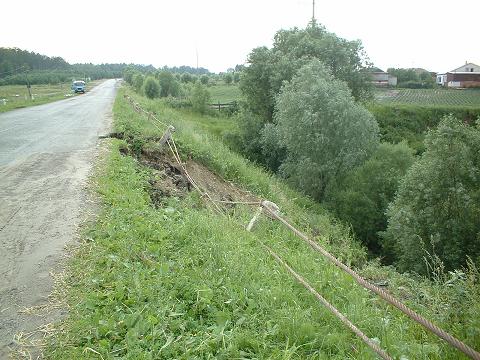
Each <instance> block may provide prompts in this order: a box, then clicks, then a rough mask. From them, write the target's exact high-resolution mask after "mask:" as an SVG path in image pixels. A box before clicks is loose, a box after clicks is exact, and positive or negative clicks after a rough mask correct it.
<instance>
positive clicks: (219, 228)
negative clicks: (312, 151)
mask: <svg viewBox="0 0 480 360" xmlns="http://www.w3.org/2000/svg"><path fill="white" fill-rule="evenodd" d="M125 91H126V90H125V89H122V90H121V91H120V93H119V96H118V97H117V100H116V103H115V106H114V114H115V127H116V131H117V132H120V133H123V134H124V138H125V139H127V140H128V142H125V141H124V140H113V141H112V144H111V152H110V155H109V157H108V159H107V160H106V168H105V170H103V171H102V172H101V173H100V174H99V175H98V179H97V181H98V191H99V193H100V194H101V195H102V199H103V202H104V205H103V211H102V213H101V215H100V217H99V219H98V222H97V223H96V224H95V225H94V226H92V227H91V228H90V229H89V230H88V231H87V232H86V233H85V235H84V238H85V243H84V245H83V246H82V247H81V248H80V250H79V251H78V254H77V256H75V257H74V258H73V259H72V263H71V271H70V279H69V280H70V281H69V283H70V285H69V286H70V288H69V291H68V293H69V296H68V301H69V303H70V309H71V310H70V315H69V318H68V319H67V320H66V321H65V322H64V323H63V324H62V331H61V332H59V333H58V334H57V335H56V336H55V337H53V338H51V339H50V347H49V349H48V352H47V354H46V355H47V357H48V358H52V359H66V358H72V359H80V358H95V359H96V358H104V359H113V358H127V359H171V358H177V359H209V358H216V359H254V358H256V359H265V358H271V359H348V358H358V359H369V358H372V359H373V358H375V356H374V355H373V353H372V352H371V351H370V350H369V349H368V348H367V347H366V346H365V345H364V344H363V343H362V342H360V341H359V340H358V339H357V338H356V337H355V336H354V335H353V334H352V333H351V332H350V331H349V330H347V329H346V328H344V327H343V325H341V324H340V322H339V321H338V320H337V319H336V318H334V317H333V316H332V315H330V313H328V312H327V311H326V310H325V309H324V308H323V307H322V306H320V305H319V304H318V303H317V302H316V301H315V299H314V298H313V297H312V296H311V295H310V294H309V293H308V292H307V291H305V290H304V289H303V287H301V286H300V285H298V284H297V283H295V282H294V281H293V280H292V278H291V277H290V276H289V275H288V273H286V272H285V271H284V270H283V268H281V267H280V266H279V265H278V264H277V263H276V262H275V261H274V260H273V259H272V258H271V257H270V256H269V255H268V254H267V253H266V252H265V251H264V249H263V248H262V246H261V244H260V241H261V242H264V243H266V244H267V245H268V246H270V247H272V248H273V249H274V250H275V251H276V252H278V253H279V254H280V255H281V256H282V257H283V258H284V259H285V260H286V261H287V262H288V263H289V264H290V265H291V266H292V267H294V268H295V269H296V270H297V271H298V272H300V273H301V274H303V275H304V276H305V277H306V278H307V279H308V281H309V282H311V284H312V285H313V286H314V287H315V288H316V289H317V290H319V291H320V292H321V293H322V294H323V295H324V296H325V297H326V298H327V299H328V300H329V301H331V302H332V303H333V304H334V305H335V306H336V307H338V308H339V310H340V311H342V312H343V313H344V314H345V315H347V317H349V318H350V319H351V320H352V321H353V322H354V323H355V324H357V325H358V326H359V327H360V328H361V329H362V330H363V331H365V332H366V333H367V335H368V336H369V337H371V338H377V339H378V341H379V342H380V343H381V346H382V347H384V348H386V349H387V350H388V351H389V352H390V353H391V354H392V355H393V356H395V357H396V358H400V357H401V356H405V357H407V358H410V359H414V358H415V359H417V358H425V359H426V358H429V359H454V358H455V359H456V358H459V354H458V353H457V352H456V351H454V350H452V349H451V348H449V347H447V346H446V345H445V344H443V343H442V342H440V341H439V340H437V339H436V338H434V337H433V336H432V335H430V334H428V333H426V332H425V331H423V330H422V329H421V328H420V326H418V325H415V324H413V323H412V322H410V321H408V320H407V319H406V318H405V317H404V316H402V315H401V314H399V313H398V311H396V310H392V309H391V308H389V307H388V306H387V305H386V304H384V303H383V302H382V301H380V300H378V299H376V298H375V297H373V296H370V295H369V294H368V293H367V292H366V291H365V290H363V289H362V288H360V287H359V286H356V285H355V283H354V281H353V280H352V279H351V278H349V277H348V276H347V275H346V274H344V273H343V272H341V271H340V270H339V269H337V268H335V267H334V266H333V265H330V264H328V263H327V262H326V260H324V259H323V258H322V257H321V256H320V255H318V254H316V253H314V252H313V251H311V249H310V248H308V247H307V246H305V245H304V244H302V243H301V242H300V241H299V240H298V239H296V238H295V237H294V236H293V235H292V234H290V233H289V232H288V231H287V230H286V229H285V228H283V227H281V226H280V225H279V224H278V223H276V222H273V221H272V220H270V219H268V218H266V217H262V218H261V220H260V222H259V223H258V224H257V225H256V227H255V228H254V231H253V232H252V233H248V232H246V231H245V230H244V227H243V226H244V225H245V224H246V223H247V222H248V220H249V219H250V218H251V216H252V213H253V209H251V208H249V207H246V206H239V207H237V208H236V209H235V210H234V211H233V212H232V213H230V214H229V215H225V216H222V215H219V214H216V213H214V212H212V211H210V210H209V209H207V208H206V207H205V206H204V203H203V200H202V199H200V197H199V196H198V194H197V193H194V192H192V193H188V195H187V196H186V197H184V198H182V199H180V198H176V197H171V198H166V199H165V205H164V206H163V207H161V208H155V207H154V206H152V203H151V199H150V196H149V188H150V182H149V179H150V178H151V176H152V170H151V169H149V168H146V167H144V166H142V165H141V164H140V163H139V162H138V161H137V159H136V158H135V156H130V155H126V156H125V155H122V154H121V152H120V150H121V149H125V148H129V152H130V153H131V154H135V153H140V152H141V151H144V150H145V149H148V148H152V147H154V146H155V145H154V144H153V140H152V139H158V137H159V136H161V133H162V129H161V128H157V127H155V126H153V125H152V123H150V122H148V121H147V119H146V118H144V117H141V116H140V115H138V114H136V113H135V112H133V110H132V109H131V108H130V107H129V105H128V104H127V103H126V102H125V100H124V99H123V97H122V94H123V93H124V92H125ZM130 95H132V96H133V94H131V93H130ZM138 100H139V101H141V103H142V105H143V106H145V108H147V109H148V110H151V111H155V112H156V114H157V117H159V118H160V119H161V120H162V121H163V122H166V123H173V124H174V125H175V126H176V128H177V131H176V133H175V138H176V139H177V142H178V143H179V145H180V151H181V153H182V156H184V157H187V156H189V157H192V158H193V159H194V160H195V161H198V162H200V163H203V164H205V165H206V166H208V167H209V168H210V169H211V170H213V171H215V172H216V173H217V174H219V175H221V176H222V177H223V178H225V179H227V180H231V181H234V182H235V183H236V184H237V185H238V186H241V187H243V188H244V189H247V190H250V191H252V192H253V193H255V194H257V195H258V196H259V197H263V198H267V199H269V200H271V201H274V202H276V203H277V204H278V205H279V206H280V208H281V210H282V212H283V213H284V214H286V216H287V217H289V218H291V219H293V220H294V221H295V223H296V224H297V225H299V227H300V228H303V229H306V231H307V232H309V233H310V234H311V235H312V236H313V237H314V238H315V240H316V241H318V242H320V243H321V244H322V245H324V246H326V247H327V248H329V250H331V251H332V252H333V253H335V254H336V255H337V256H339V257H340V258H341V259H342V260H343V261H345V262H347V263H350V264H355V265H358V266H362V265H363V264H364V262H365V253H364V250H363V249H362V248H361V247H360V246H359V245H358V244H357V243H356V242H355V241H354V240H353V239H352V238H351V236H350V235H349V231H348V228H345V227H343V226H341V224H338V223H336V222H335V221H334V220H333V219H332V218H331V217H330V216H329V215H328V214H327V213H326V212H325V211H324V210H322V209H321V208H320V206H319V205H318V204H316V203H314V202H313V201H311V200H310V199H308V198H306V197H304V196H302V195H300V194H298V193H297V192H295V191H293V190H291V189H290V188H288V187H287V186H286V185H284V184H283V183H282V182H281V181H280V180H278V179H276V178H275V177H274V176H272V175H270V174H267V173H265V172H264V171H262V170H261V169H260V168H258V167H256V166H254V165H253V164H251V163H249V162H248V161H246V160H245V159H243V158H242V157H240V156H239V155H237V154H235V153H233V152H231V151H230V150H228V148H227V147H226V146H225V145H223V144H222V143H221V142H220V141H218V139H217V138H216V136H215V135H213V136H212V135H210V134H209V133H208V132H207V131H206V130H205V127H204V125H202V121H204V120H202V119H200V118H198V119H194V116H193V115H192V118H190V119H189V118H188V117H185V116H184V113H182V112H178V111H174V110H172V109H169V108H167V107H165V105H164V104H163V103H161V102H158V101H148V100H146V99H143V98H138ZM159 126H160V125H159ZM123 152H124V151H123ZM365 270H366V271H367V273H368V274H370V275H369V276H371V277H375V276H381V275H382V273H381V272H382V271H384V272H385V271H386V270H382V269H381V268H380V267H378V266H376V265H375V264H369V265H368V267H367V268H365ZM395 281H396V284H403V285H404V290H403V291H404V292H405V293H404V294H403V299H404V300H406V301H407V302H408V303H409V304H410V305H411V306H413V307H414V308H415V309H416V310H418V311H419V312H421V313H423V314H425V315H426V316H430V317H433V318H434V320H436V322H437V323H439V325H443V326H445V327H446V328H447V329H448V330H450V331H452V332H453V333H455V334H456V335H458V336H460V337H461V338H464V339H467V340H468V341H469V342H470V343H475V340H478V333H477V334H475V332H474V331H473V330H474V329H475V326H476V325H478V315H477V318H476V319H475V318H474V317H473V318H472V316H471V315H472V314H473V313H470V314H467V313H465V315H466V316H468V315H470V322H469V323H467V324H466V323H465V321H464V319H457V320H452V319H451V318H444V316H445V313H442V312H441V309H442V307H443V306H444V305H445V303H444V302H442V301H439V300H440V298H439V297H434V298H431V299H425V296H424V295H425V294H428V295H431V296H432V297H433V295H434V294H433V291H432V290H431V289H433V287H431V288H429V287H427V286H426V285H425V286H422V283H421V282H419V283H418V284H414V285H415V286H416V288H415V289H416V290H417V292H414V291H412V289H411V288H409V285H411V284H409V282H408V281H407V280H406V278H405V279H404V278H400V279H397V280H395ZM402 281H403V282H402ZM392 289H393V288H392ZM420 289H422V290H424V291H425V292H424V293H423V294H422V295H420V294H419V290H420ZM427 290H430V291H427ZM447 291H448V290H447ZM442 296H443V298H442V300H445V299H449V298H445V296H444V295H442ZM463 310H464V311H465V312H466V311H467V310H465V309H463ZM477 310H478V307H477ZM471 311H475V308H472V309H471ZM435 314H437V315H435ZM459 325H461V326H459Z"/></svg>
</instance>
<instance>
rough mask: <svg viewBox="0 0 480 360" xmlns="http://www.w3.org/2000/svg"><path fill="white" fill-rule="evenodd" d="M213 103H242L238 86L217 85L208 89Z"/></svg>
mask: <svg viewBox="0 0 480 360" xmlns="http://www.w3.org/2000/svg"><path fill="white" fill-rule="evenodd" d="M208 91H209V92H210V96H211V99H212V103H214V104H215V103H221V104H225V103H229V102H232V101H240V100H241V98H242V93H241V91H240V89H239V87H238V86H236V85H225V84H217V85H212V86H209V87H208Z"/></svg>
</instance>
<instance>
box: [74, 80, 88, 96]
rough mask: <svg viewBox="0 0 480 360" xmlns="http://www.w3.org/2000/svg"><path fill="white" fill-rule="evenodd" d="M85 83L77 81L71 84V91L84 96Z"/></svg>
mask: <svg viewBox="0 0 480 360" xmlns="http://www.w3.org/2000/svg"><path fill="white" fill-rule="evenodd" d="M85 86H86V85H85V81H81V80H77V81H74V82H73V83H72V91H73V92H75V93H79V92H81V93H83V94H85Z"/></svg>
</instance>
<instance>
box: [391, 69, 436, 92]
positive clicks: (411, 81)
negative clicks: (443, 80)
mask: <svg viewBox="0 0 480 360" xmlns="http://www.w3.org/2000/svg"><path fill="white" fill-rule="evenodd" d="M387 72H388V73H389V74H391V75H395V76H396V77H397V87H403V88H410V89H421V88H423V89H431V88H433V87H435V78H434V76H433V75H432V73H430V72H428V71H427V70H424V69H402V68H389V69H388V70H387Z"/></svg>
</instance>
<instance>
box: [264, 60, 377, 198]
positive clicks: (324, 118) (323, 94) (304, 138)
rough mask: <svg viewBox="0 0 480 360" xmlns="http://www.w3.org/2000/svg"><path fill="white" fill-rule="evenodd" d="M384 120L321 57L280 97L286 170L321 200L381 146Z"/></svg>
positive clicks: (278, 122)
mask: <svg viewBox="0 0 480 360" xmlns="http://www.w3.org/2000/svg"><path fill="white" fill-rule="evenodd" d="M378 132H379V130H378V124H377V122H376V121H375V119H374V117H373V116H372V114H370V113H369V112H368V111H367V110H366V109H365V108H364V107H362V106H361V105H360V104H358V103H356V102H355V101H354V98H353V97H352V95H351V93H350V89H349V88H348V86H347V84H346V83H345V82H343V81H341V80H337V79H335V78H334V77H333V75H332V74H331V73H330V71H329V69H328V68H327V67H325V66H324V65H323V64H322V63H321V62H320V61H319V60H318V59H313V60H311V61H310V62H309V63H307V64H306V65H305V66H303V67H302V68H301V69H300V70H299V71H298V74H297V75H296V76H295V77H294V78H293V79H292V80H291V81H290V82H289V83H286V84H285V85H284V87H283V88H282V90H281V92H280V94H279V95H278V96H277V100H276V113H275V127H271V126H270V127H266V128H265V129H264V134H263V135H264V137H269V136H271V135H272V134H274V135H275V134H276V136H277V138H278V143H279V145H280V147H282V148H284V149H285V154H286V158H285V160H284V161H283V163H282V165H281V167H280V171H281V172H282V173H283V175H284V176H285V177H286V178H288V179H289V180H290V181H291V182H292V183H293V184H294V185H296V187H298V188H300V189H302V190H303V191H304V192H306V193H307V194H310V195H311V196H313V197H314V198H316V199H317V200H322V199H323V198H324V195H325V191H326V190H327V189H328V188H329V186H331V185H332V183H333V182H335V181H338V180H339V179H341V178H343V177H344V176H345V175H346V174H347V173H348V172H349V171H351V170H352V169H353V168H355V167H356V166H358V165H360V164H361V163H362V162H364V161H365V160H366V159H367V158H368V157H369V156H370V155H371V153H372V152H373V151H374V150H375V148H376V147H377V145H378Z"/></svg>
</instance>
